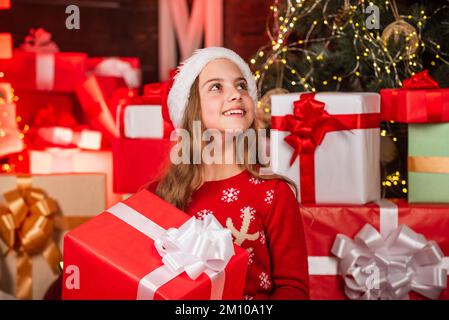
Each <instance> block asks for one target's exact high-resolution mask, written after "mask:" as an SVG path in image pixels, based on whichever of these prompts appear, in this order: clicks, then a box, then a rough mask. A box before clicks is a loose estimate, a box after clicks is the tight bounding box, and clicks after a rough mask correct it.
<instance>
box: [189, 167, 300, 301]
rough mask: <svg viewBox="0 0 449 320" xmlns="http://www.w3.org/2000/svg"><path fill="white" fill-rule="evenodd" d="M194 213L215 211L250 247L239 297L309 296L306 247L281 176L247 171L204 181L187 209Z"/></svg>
mask: <svg viewBox="0 0 449 320" xmlns="http://www.w3.org/2000/svg"><path fill="white" fill-rule="evenodd" d="M186 212H187V213H188V214H191V215H195V216H196V217H198V218H202V217H204V215H206V214H211V213H212V214H214V215H215V217H216V218H217V220H218V221H219V222H220V223H221V224H222V225H223V226H225V227H227V228H229V229H230V230H231V232H232V237H233V241H234V243H235V244H237V245H239V246H241V247H242V248H244V249H246V250H247V251H248V253H249V260H248V271H247V277H246V284H245V290H244V297H243V298H244V299H270V298H272V299H305V298H307V297H308V281H307V279H308V274H307V252H306V247H305V240H304V231H303V227H302V219H301V216H300V213H299V208H298V203H297V201H296V198H295V195H294V193H293V192H292V190H291V188H290V187H289V186H288V184H287V183H285V182H284V181H282V180H280V179H272V180H263V179H259V178H255V177H252V176H251V174H250V173H249V172H248V171H242V172H241V173H239V174H237V175H235V176H233V177H230V178H228V179H224V180H217V181H207V182H205V183H204V184H203V185H202V186H201V187H200V188H199V189H198V190H196V191H195V192H194V193H193V194H192V198H191V202H190V203H189V206H188V208H187V210H186Z"/></svg>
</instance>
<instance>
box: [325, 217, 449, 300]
mask: <svg viewBox="0 0 449 320" xmlns="http://www.w3.org/2000/svg"><path fill="white" fill-rule="evenodd" d="M331 251H332V253H333V254H334V255H335V256H337V257H338V258H339V260H340V261H339V271H340V274H341V275H342V276H343V278H344V281H345V294H346V296H347V297H348V298H350V299H360V300H378V299H381V300H399V299H400V300H406V299H409V295H408V293H409V292H410V291H415V292H417V293H419V294H421V295H423V296H425V297H427V298H430V299H437V298H438V297H439V295H440V293H441V291H443V290H444V289H445V288H446V285H447V284H446V282H447V271H446V270H445V269H444V268H442V267H441V266H440V262H441V261H442V258H443V256H444V255H443V252H442V251H441V249H440V247H439V246H438V244H437V243H436V242H435V241H427V240H426V238H425V237H424V236H423V235H422V234H418V233H416V232H414V231H413V230H412V229H410V228H409V227H407V226H405V225H400V226H398V227H397V228H396V229H394V230H393V231H391V232H390V233H389V234H388V235H385V237H383V236H382V235H381V234H380V233H379V232H378V231H377V230H376V229H375V228H374V227H373V226H371V225H370V224H366V225H365V226H364V227H363V228H362V229H361V230H360V231H359V233H358V234H357V235H356V236H355V237H354V240H352V239H351V238H349V237H347V236H345V235H343V234H338V235H337V237H336V239H335V241H334V244H333V246H332V250H331Z"/></svg>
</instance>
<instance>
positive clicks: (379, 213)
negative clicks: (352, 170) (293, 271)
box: [300, 200, 449, 300]
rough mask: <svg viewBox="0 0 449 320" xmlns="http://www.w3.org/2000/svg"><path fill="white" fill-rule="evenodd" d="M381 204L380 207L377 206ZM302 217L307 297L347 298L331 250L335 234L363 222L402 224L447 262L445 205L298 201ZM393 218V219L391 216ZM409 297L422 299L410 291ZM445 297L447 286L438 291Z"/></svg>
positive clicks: (447, 212)
mask: <svg viewBox="0 0 449 320" xmlns="http://www.w3.org/2000/svg"><path fill="white" fill-rule="evenodd" d="M381 208H382V209H381ZM300 211H301V214H302V217H303V221H304V229H305V236H306V244H307V251H308V255H309V258H308V259H309V274H310V277H309V286H310V297H311V299H318V300H340V299H347V298H346V295H345V291H344V287H345V282H344V279H343V277H342V276H341V275H339V274H338V270H339V269H338V260H337V258H336V257H335V256H334V255H333V254H332V252H331V250H332V247H333V244H334V241H335V239H336V236H337V234H344V235H346V236H348V237H349V238H351V239H352V238H353V237H354V236H355V235H356V234H357V233H358V232H359V231H360V230H361V229H362V228H363V227H364V226H365V225H366V224H370V225H372V226H374V227H375V228H376V229H379V228H381V229H382V228H392V229H394V227H395V224H401V225H402V224H404V225H406V226H408V227H409V228H411V229H412V230H414V231H415V232H416V233H418V234H422V235H423V236H424V237H425V238H426V239H427V240H434V241H435V242H436V243H437V244H438V245H439V247H440V248H441V250H442V252H443V253H444V256H445V257H444V258H443V261H442V265H443V267H448V266H449V263H448V262H449V259H448V258H447V256H449V234H448V232H447V230H449V207H448V206H447V205H446V206H443V205H434V204H432V205H422V204H419V205H418V204H413V205H411V204H408V203H407V202H406V201H404V200H399V201H397V202H396V203H392V202H389V203H388V202H387V205H385V202H382V204H379V203H370V204H366V205H364V206H356V205H338V206H337V205H300ZM395 219H397V220H396V223H395V222H394V220H395ZM410 298H411V299H425V298H424V297H423V296H422V295H419V294H417V293H415V292H413V291H411V292H410ZM439 298H440V299H449V288H446V289H445V290H444V291H443V292H442V293H441V295H440V297H439Z"/></svg>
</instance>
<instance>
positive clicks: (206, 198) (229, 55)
mask: <svg viewBox="0 0 449 320" xmlns="http://www.w3.org/2000/svg"><path fill="white" fill-rule="evenodd" d="M256 103H257V89H256V84H255V81H254V78H253V76H252V74H251V71H250V69H249V67H248V65H247V64H246V63H245V62H244V61H243V59H242V58H241V57H240V56H238V55H237V54H236V53H235V52H233V51H231V50H229V49H225V48H219V47H210V48H205V49H200V50H197V51H196V52H195V53H194V54H193V55H192V56H191V57H190V58H189V59H187V60H186V61H185V62H184V63H183V64H182V66H181V67H180V69H179V72H178V74H177V75H176V77H175V80H174V83H173V86H172V88H171V90H170V92H169V96H168V108H169V113H170V118H171V120H172V123H173V125H174V127H175V128H182V129H184V130H187V132H189V134H190V141H188V142H190V147H189V148H190V150H189V151H190V153H189V155H188V159H189V160H191V161H190V163H180V164H173V162H172V163H171V164H170V167H169V168H168V170H167V172H166V173H165V175H164V176H162V178H161V179H160V180H159V181H158V182H157V183H153V184H151V185H150V186H149V187H148V188H149V189H150V191H153V192H155V193H156V194H157V195H158V196H160V197H161V198H162V199H164V200H166V201H167V202H170V203H171V204H173V205H175V206H176V207H177V208H179V209H181V210H183V211H185V212H186V213H187V214H190V215H195V216H196V217H197V218H199V219H201V218H202V217H203V216H204V215H207V214H214V215H215V217H216V218H217V220H218V221H219V222H220V223H221V224H222V225H223V226H226V227H227V228H229V229H230V230H231V232H232V235H233V240H234V242H235V243H236V244H237V245H239V246H241V247H242V248H244V249H246V250H247V251H248V253H249V261H248V264H249V266H248V273H247V279H246V285H245V292H244V298H245V299H308V269H307V253H306V246H305V240H304V231H303V226H302V220H301V216H300V213H299V209H298V203H297V201H296V197H295V194H294V192H293V191H292V189H291V187H290V186H289V184H288V183H287V182H286V180H284V179H282V178H280V177H277V176H262V175H261V174H260V173H259V172H258V170H259V168H260V165H258V164H257V163H256V164H251V163H249V161H248V150H247V149H245V157H244V161H243V164H238V163H237V162H236V161H235V157H234V161H233V162H232V163H231V164H229V163H228V164H218V163H212V164H205V163H198V161H196V162H195V161H193V154H194V150H193V149H194V148H199V149H201V150H203V148H204V147H205V143H204V142H201V141H195V135H194V133H193V131H194V121H195V120H196V121H200V125H201V126H200V127H201V131H202V132H203V131H204V130H206V129H215V130H219V132H221V133H224V132H225V130H226V131H229V130H234V131H239V132H245V131H246V130H250V129H255V107H256ZM199 136H200V137H201V135H199ZM196 139H198V138H196ZM223 141H224V139H223ZM223 144H224V143H223ZM231 147H232V148H235V141H234V144H233V145H231ZM226 148H227V149H226ZM201 150H200V152H199V154H201ZM224 152H225V153H226V152H229V147H226V146H225V149H224ZM223 162H224V161H223ZM223 162H222V163H223Z"/></svg>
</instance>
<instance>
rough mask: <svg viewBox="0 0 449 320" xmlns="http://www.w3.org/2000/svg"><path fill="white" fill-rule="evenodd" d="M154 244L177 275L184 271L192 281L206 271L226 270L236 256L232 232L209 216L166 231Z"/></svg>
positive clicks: (190, 220)
mask: <svg viewBox="0 0 449 320" xmlns="http://www.w3.org/2000/svg"><path fill="white" fill-rule="evenodd" d="M154 245H155V246H156V249H157V251H158V252H159V254H160V255H161V256H162V262H163V263H164V264H165V265H166V266H167V267H169V268H170V269H171V270H172V271H174V272H176V273H178V272H180V271H181V270H182V271H185V272H186V273H187V275H188V276H189V277H190V278H191V279H192V280H195V279H196V278H198V276H199V275H200V274H201V273H202V272H205V271H206V270H211V271H216V272H219V271H222V270H224V269H225V267H226V265H227V264H228V262H229V260H230V259H231V257H232V256H233V255H234V245H233V242H232V236H231V231H230V230H229V229H225V228H223V227H222V226H221V224H220V223H219V222H218V221H217V219H216V218H215V217H214V216H213V215H210V214H209V215H206V216H204V218H203V220H198V219H196V218H195V217H192V218H190V219H189V220H188V221H187V222H185V223H184V224H183V225H182V226H181V227H179V229H176V228H170V229H168V230H166V231H165V232H164V234H163V235H162V236H161V237H159V238H157V239H156V240H155V242H154Z"/></svg>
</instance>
